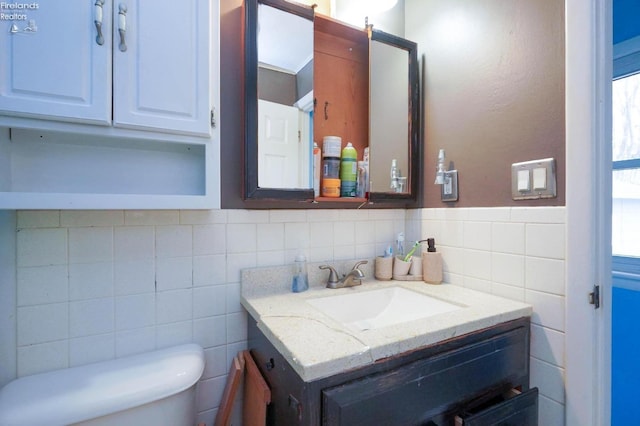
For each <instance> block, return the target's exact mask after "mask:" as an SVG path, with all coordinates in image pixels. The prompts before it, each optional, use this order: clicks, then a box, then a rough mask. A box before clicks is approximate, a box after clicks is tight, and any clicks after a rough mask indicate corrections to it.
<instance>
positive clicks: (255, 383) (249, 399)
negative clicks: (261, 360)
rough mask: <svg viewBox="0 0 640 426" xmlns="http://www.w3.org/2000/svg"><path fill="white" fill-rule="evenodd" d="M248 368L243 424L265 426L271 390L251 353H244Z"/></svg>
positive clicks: (246, 425)
mask: <svg viewBox="0 0 640 426" xmlns="http://www.w3.org/2000/svg"><path fill="white" fill-rule="evenodd" d="M242 356H243V358H244V364H245V368H246V373H247V374H246V375H245V383H244V400H243V415H242V418H243V422H244V423H243V424H244V425H245V426H264V424H265V422H266V418H267V405H268V404H269V403H271V390H270V389H269V386H268V385H267V382H265V380H264V378H263V377H262V374H260V370H258V366H257V365H256V363H255V362H254V360H253V357H252V356H251V353H250V352H249V351H243V352H242Z"/></svg>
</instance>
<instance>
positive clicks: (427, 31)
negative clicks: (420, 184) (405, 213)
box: [405, 0, 565, 207]
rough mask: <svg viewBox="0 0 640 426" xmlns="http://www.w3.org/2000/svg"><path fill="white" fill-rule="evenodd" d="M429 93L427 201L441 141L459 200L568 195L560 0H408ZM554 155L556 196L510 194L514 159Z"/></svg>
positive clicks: (433, 189)
mask: <svg viewBox="0 0 640 426" xmlns="http://www.w3.org/2000/svg"><path fill="white" fill-rule="evenodd" d="M405 23H406V38H408V39H410V40H413V41H415V42H417V43H418V49H419V55H421V56H422V59H423V61H424V62H423V78H424V85H423V93H424V97H425V102H424V110H423V117H424V120H425V143H426V149H425V157H424V158H425V167H424V173H425V178H424V181H425V187H424V200H425V206H426V207H443V206H446V205H448V204H445V203H443V202H442V201H441V200H440V188H439V187H438V186H435V185H433V184H432V182H433V179H434V176H435V170H436V159H437V153H438V149H440V148H444V149H445V150H446V155H447V162H449V161H451V162H453V164H452V166H453V167H455V168H456V169H457V170H458V171H459V179H460V199H459V201H458V202H457V203H454V204H453V206H456V207H492V206H525V205H564V203H565V177H564V176H565V127H564V2H562V1H558V0H537V1H531V0H485V1H481V2H470V1H467V0H448V1H446V2H443V1H440V0H406V15H405ZM546 157H554V158H555V159H556V161H557V168H558V180H557V184H558V197H557V198H555V199H551V200H536V201H524V202H523V201H518V202H516V201H513V200H512V199H511V175H510V170H511V164H512V163H514V162H520V161H528V160H535V159H540V158H546Z"/></svg>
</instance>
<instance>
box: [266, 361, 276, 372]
mask: <svg viewBox="0 0 640 426" xmlns="http://www.w3.org/2000/svg"><path fill="white" fill-rule="evenodd" d="M264 366H265V368H266V369H267V371H271V370H273V368H274V367H275V366H276V364H275V362H274V361H273V358H270V359H269V361H267V362H266V363H265V364H264Z"/></svg>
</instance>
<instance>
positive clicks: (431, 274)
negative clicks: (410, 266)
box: [422, 238, 442, 284]
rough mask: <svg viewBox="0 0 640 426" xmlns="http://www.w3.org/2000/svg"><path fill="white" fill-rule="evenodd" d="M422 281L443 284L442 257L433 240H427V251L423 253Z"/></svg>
mask: <svg viewBox="0 0 640 426" xmlns="http://www.w3.org/2000/svg"><path fill="white" fill-rule="evenodd" d="M422 279H423V280H424V282H426V283H429V284H440V283H441V282H442V255H441V254H440V253H437V252H436V242H435V239H433V238H427V251H426V252H423V253H422Z"/></svg>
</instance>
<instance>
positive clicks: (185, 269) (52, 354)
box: [0, 210, 406, 425]
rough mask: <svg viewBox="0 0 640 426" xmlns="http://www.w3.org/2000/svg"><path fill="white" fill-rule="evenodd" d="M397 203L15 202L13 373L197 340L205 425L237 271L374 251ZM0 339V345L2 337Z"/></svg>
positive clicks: (231, 338)
mask: <svg viewBox="0 0 640 426" xmlns="http://www.w3.org/2000/svg"><path fill="white" fill-rule="evenodd" d="M405 214H406V212H405V211H404V210H379V211H367V210H308V211H307V210H295V211H292V210H273V211H263V210H260V211H258V210H256V211H246V210H230V211H225V210H212V211H172V210H170V211H62V212H61V211H19V212H18V213H17V220H16V222H17V231H18V232H17V234H16V235H17V241H16V244H17V250H16V253H17V260H16V264H17V267H18V268H17V274H18V275H17V298H16V300H17V301H16V307H15V309H16V311H17V326H16V329H17V344H18V346H17V350H16V356H17V359H18V362H17V374H18V376H24V375H28V374H34V373H39V372H45V371H49V370H53V369H58V368H65V367H69V366H76V365H82V364H86V363H90V362H96V361H102V360H106V359H111V358H114V357H122V356H126V355H132V354H136V353H140V352H145V351H150V350H153V349H156V348H161V347H165V346H170V345H175V344H180V343H185V342H197V343H199V344H201V345H202V346H203V347H204V348H205V355H206V358H207V366H206V369H205V373H204V375H203V378H202V380H201V381H200V383H199V385H198V390H199V394H198V408H199V411H200V416H199V421H202V422H206V423H207V425H212V423H213V419H214V417H215V414H216V409H217V406H218V404H219V401H220V398H221V396H222V392H223V390H224V386H225V382H226V374H227V371H228V368H229V363H230V360H231V359H232V357H233V356H235V354H236V353H237V352H238V351H240V350H242V349H245V348H246V345H247V342H246V340H247V320H248V318H247V314H246V312H245V311H244V310H243V309H242V307H241V305H240V270H241V269H242V268H246V267H255V266H258V265H260V266H269V265H281V264H283V263H288V262H292V261H293V258H294V257H295V255H297V254H298V253H300V252H302V253H304V254H306V255H307V258H308V259H309V260H310V261H328V262H331V261H333V260H336V259H343V258H354V257H363V258H364V257H367V258H369V257H373V256H374V255H375V254H376V253H377V252H380V253H382V251H383V249H384V247H386V246H387V245H388V244H390V243H391V242H392V241H394V240H395V235H396V234H397V233H398V232H400V231H404V230H405ZM3 343H4V342H0V345H2V344H3Z"/></svg>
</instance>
